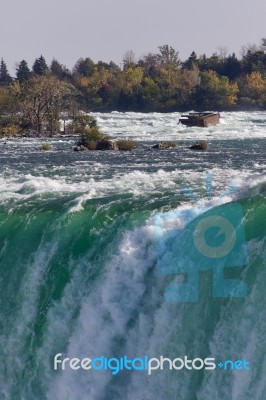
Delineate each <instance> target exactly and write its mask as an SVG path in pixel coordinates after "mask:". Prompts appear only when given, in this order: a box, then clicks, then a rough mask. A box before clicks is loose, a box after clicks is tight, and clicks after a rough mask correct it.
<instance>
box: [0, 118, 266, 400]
mask: <svg viewBox="0 0 266 400" xmlns="http://www.w3.org/2000/svg"><path fill="white" fill-rule="evenodd" d="M95 116H96V118H97V121H98V124H99V126H100V127H101V129H102V131H103V132H104V133H106V134H110V135H111V136H113V137H114V138H133V139H134V140H136V141H137V142H138V144H139V147H138V148H137V149H136V150H133V151H132V152H115V151H114V152H112V151H109V152H100V151H99V152H98V151H95V152H74V151H73V150H72V148H73V146H74V142H75V139H74V138H53V139H45V140H44V141H42V142H45V141H47V142H49V143H51V144H52V145H53V150H52V151H51V152H41V151H40V150H39V146H40V142H39V141H38V140H37V139H13V140H10V141H8V142H7V144H4V140H2V139H1V140H0V168H1V172H0V184H1V192H0V292H1V298H0V360H1V362H0V399H1V400H120V399H121V400H151V399H152V400H161V399H167V400H209V399H214V400H216V399H217V400H218V399H222V400H228V399H231V400H248V399H254V400H255V399H256V400H265V392H266V380H265V376H264V368H266V334H265V332H266V306H265V305H266V290H265V285H266V262H265V261H266V260H265V258H266V257H265V256H266V252H265V234H266V228H265V226H266V201H265V190H266V179H265V164H266V159H265V154H266V113H265V112H252V113H248V112H238V113H236V112H235V113H222V114H221V123H220V124H219V125H217V126H214V127H210V128H186V127H183V126H181V125H178V124H177V121H178V118H179V116H180V114H178V113H170V114H157V113H151V114H141V113H117V112H113V113H104V114H100V113H97V114H95ZM199 139H204V140H207V141H208V143H209V149H208V151H206V152H195V151H194V152H193V151H192V150H189V149H188V147H189V146H190V145H191V144H193V143H194V142H195V141H197V140H199ZM161 140H175V141H176V142H177V143H178V146H177V147H176V148H175V149H168V150H151V149H150V147H151V145H152V144H155V143H158V142H159V141H161ZM225 205H226V206H227V209H230V208H228V205H229V206H232V207H231V209H234V207H235V206H236V205H237V206H238V207H239V209H241V213H242V214H241V220H240V221H239V224H240V225H241V229H244V233H245V243H242V247H244V248H245V251H246V252H247V257H246V261H245V260H244V261H245V262H244V265H243V263H242V264H241V263H240V264H239V263H238V264H237V265H236V267H235V268H227V270H226V268H225V270H224V274H225V276H227V277H228V278H229V279H231V280H232V279H237V280H239V281H241V282H242V283H243V284H244V285H245V286H246V289H247V293H246V295H243V296H230V297H226V296H225V297H223V296H218V295H215V293H213V274H214V270H212V269H211V268H209V269H207V268H206V269H205V270H202V271H201V270H200V269H201V266H200V265H197V266H196V267H195V268H198V270H199V273H198V275H199V284H198V288H195V287H194V288H193V290H195V289H196V290H198V292H199V296H198V299H197V300H195V299H194V301H184V299H183V301H167V299H166V297H165V293H166V290H167V288H169V287H170V285H172V284H176V286H178V285H182V282H183V281H182V279H181V278H182V276H181V278H180V275H182V274H180V273H177V272H175V271H174V270H173V271H168V272H167V273H166V274H163V273H162V269H161V267H162V265H161V264H162V262H164V263H165V265H166V266H169V265H171V264H175V263H176V262H178V264H182V263H183V265H186V263H187V262H188V261H187V257H188V255H189V251H190V249H189V248H188V249H187V251H186V246H187V244H186V243H189V240H190V239H189V238H188V239H187V241H186V242H185V243H184V241H182V240H180V241H179V240H177V239H176V237H177V236H178V235H180V234H181V236H182V234H183V233H182V231H186V235H189V230H188V229H186V226H187V225H189V224H192V225H193V221H194V220H196V219H197V218H201V216H202V215H203V213H205V212H207V213H213V212H215V210H221V209H222V208H223V207H224V206H225ZM173 221H174V228H173V225H171V224H172V223H173ZM177 221H178V222H179V226H178V234H177V236H176V235H175V232H176V231H175V229H176V227H177V226H176V225H175V223H176V222H177ZM192 225H190V226H192ZM180 232H181V233H180ZM186 237H188V236H186ZM158 238H159V239H158ZM231 261H232V260H231ZM159 264H160V265H159ZM232 266H234V265H228V267H232ZM225 267H227V265H225ZM214 268H215V267H214ZM179 272H180V271H179ZM180 279H181V280H180ZM216 294H217V293H216ZM57 353H62V354H63V356H64V357H79V358H84V357H89V358H93V357H99V356H102V355H103V356H105V357H117V358H120V357H123V356H128V357H129V358H134V357H144V356H148V357H158V358H159V357H160V356H161V355H163V356H164V357H169V358H171V359H174V358H176V357H184V356H185V355H187V356H188V357H190V358H196V357H201V358H203V359H204V358H206V357H214V358H216V359H217V360H226V359H232V360H238V359H239V360H244V359H246V360H248V361H249V363H250V370H241V371H240V370H233V371H231V370H226V371H225V370H223V369H219V368H217V369H216V370H214V371H208V370H204V369H201V370H186V369H182V370H174V369H173V370H169V369H166V368H165V369H164V370H157V371H154V372H153V374H152V375H150V376H148V375H147V373H146V372H145V371H128V370H123V371H121V372H120V373H119V374H117V375H113V374H112V373H111V371H107V370H102V371H96V370H95V371H92V370H89V371H85V370H76V371H72V370H69V369H67V370H65V371H60V370H58V371H55V370H54V369H53V358H54V356H55V355H56V354H57Z"/></svg>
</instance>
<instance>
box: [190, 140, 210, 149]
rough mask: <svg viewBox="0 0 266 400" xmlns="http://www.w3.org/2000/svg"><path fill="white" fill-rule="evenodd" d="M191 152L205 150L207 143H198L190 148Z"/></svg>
mask: <svg viewBox="0 0 266 400" xmlns="http://www.w3.org/2000/svg"><path fill="white" fill-rule="evenodd" d="M190 149H191V150H207V149H208V143H207V142H203V141H202V142H198V143H195V144H193V145H192V146H190Z"/></svg>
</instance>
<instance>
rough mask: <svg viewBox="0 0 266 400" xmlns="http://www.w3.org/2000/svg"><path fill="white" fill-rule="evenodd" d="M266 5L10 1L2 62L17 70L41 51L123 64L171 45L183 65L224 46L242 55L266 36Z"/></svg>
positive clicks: (226, 0) (192, 0)
mask: <svg viewBox="0 0 266 400" xmlns="http://www.w3.org/2000/svg"><path fill="white" fill-rule="evenodd" d="M265 21H266V0H253V1H252V0H220V1H218V0H212V1H211V0H183V1H180V0H131V1H129V0H74V1H73V0H72V1H71V0H42V1H40V0H23V1H22V0H2V4H1V16H0V57H3V58H4V60H5V61H6V63H7V65H8V68H9V69H10V72H12V73H13V72H14V68H15V65H16V62H19V61H21V60H22V59H26V60H27V61H28V63H29V66H30V67H31V66H32V63H33V61H34V59H35V58H36V57H39V56H40V55H41V54H43V56H44V57H45V58H46V60H47V62H49V63H50V62H51V60H52V59H53V58H54V57H55V58H56V59H58V61H60V62H61V63H62V64H64V65H66V66H67V67H68V68H72V67H73V66H74V64H75V62H76V61H77V60H78V58H80V57H83V58H85V57H90V58H92V59H93V60H94V61H95V62H97V61H99V60H102V61H106V62H109V61H111V60H113V61H114V62H116V63H118V64H119V63H121V60H122V58H123V55H124V54H125V52H126V51H127V50H133V51H134V52H135V54H136V57H137V58H138V57H141V56H143V55H144V54H145V53H148V52H157V47H158V46H159V45H163V44H169V45H171V46H172V47H174V48H175V49H176V50H178V51H179V54H180V57H181V59H182V60H184V59H185V58H187V57H188V56H189V54H190V53H191V52H192V50H195V51H196V53H197V54H198V55H199V54H203V53H206V54H207V55H210V54H211V53H213V52H215V51H218V50H217V49H218V47H220V46H222V47H226V48H227V49H228V50H229V52H233V51H234V52H236V54H237V55H239V53H240V50H241V47H242V45H246V44H253V43H254V44H257V45H260V41H261V38H262V37H266V22H265Z"/></svg>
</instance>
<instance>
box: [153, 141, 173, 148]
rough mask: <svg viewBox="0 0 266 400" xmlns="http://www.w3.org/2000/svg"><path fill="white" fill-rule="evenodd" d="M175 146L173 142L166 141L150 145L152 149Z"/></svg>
mask: <svg viewBox="0 0 266 400" xmlns="http://www.w3.org/2000/svg"><path fill="white" fill-rule="evenodd" d="M175 147H176V144H175V143H167V142H161V143H156V144H155V145H154V146H152V148H153V149H173V148H175Z"/></svg>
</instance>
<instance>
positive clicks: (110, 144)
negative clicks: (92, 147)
mask: <svg viewBox="0 0 266 400" xmlns="http://www.w3.org/2000/svg"><path fill="white" fill-rule="evenodd" d="M96 150H119V149H118V146H117V144H116V142H115V141H114V140H111V139H103V140H100V141H99V142H98V143H97V147H96Z"/></svg>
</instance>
